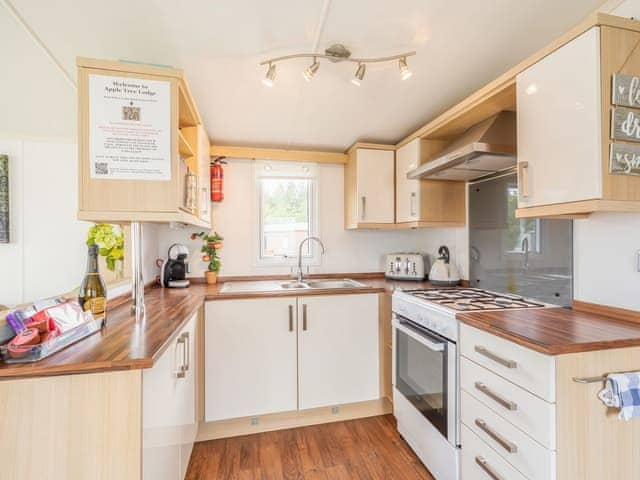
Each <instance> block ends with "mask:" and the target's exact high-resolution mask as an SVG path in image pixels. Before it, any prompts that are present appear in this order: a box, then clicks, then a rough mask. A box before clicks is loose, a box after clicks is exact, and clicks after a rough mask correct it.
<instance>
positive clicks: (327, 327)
mask: <svg viewBox="0 0 640 480" xmlns="http://www.w3.org/2000/svg"><path fill="white" fill-rule="evenodd" d="M298 310H299V311H298V366H299V388H298V390H299V399H300V400H299V408H300V409H306V408H315V407H322V406H328V405H340V404H344V403H351V402H361V401H365V400H375V399H377V398H379V397H380V377H379V358H378V350H379V346H378V294H375V293H372V294H357V295H319V296H305V297H299V298H298Z"/></svg>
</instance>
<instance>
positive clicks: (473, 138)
mask: <svg viewBox="0 0 640 480" xmlns="http://www.w3.org/2000/svg"><path fill="white" fill-rule="evenodd" d="M515 166H516V116H515V112H506V111H504V112H500V113H498V114H496V115H494V116H493V117H490V118H487V119H486V120H484V121H482V122H480V123H478V124H476V125H474V126H473V127H471V128H469V129H468V130H467V131H466V132H464V133H463V134H462V135H461V136H460V138H457V139H456V140H454V141H453V142H451V143H450V144H449V145H447V146H446V147H445V149H444V150H443V151H441V152H440V153H438V155H437V156H436V157H434V158H433V159H431V160H427V161H426V162H425V163H423V164H422V165H420V166H419V167H418V168H416V169H414V170H411V171H410V172H409V173H407V178H411V179H418V178H420V179H427V178H428V179H432V180H460V181H468V180H474V179H476V178H480V177H484V176H485V175H489V174H491V173H495V172H499V171H502V170H505V169H507V168H512V167H515Z"/></svg>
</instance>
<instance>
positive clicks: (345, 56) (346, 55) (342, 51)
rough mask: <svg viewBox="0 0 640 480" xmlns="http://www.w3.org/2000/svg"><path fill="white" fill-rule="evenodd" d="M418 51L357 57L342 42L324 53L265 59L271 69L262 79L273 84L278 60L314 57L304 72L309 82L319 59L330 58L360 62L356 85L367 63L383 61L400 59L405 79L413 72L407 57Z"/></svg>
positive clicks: (352, 80) (262, 63)
mask: <svg viewBox="0 0 640 480" xmlns="http://www.w3.org/2000/svg"><path fill="white" fill-rule="evenodd" d="M415 54H416V52H406V53H400V54H398V55H391V56H389V57H375V58H355V57H351V52H350V51H349V50H348V49H347V48H346V47H345V46H344V45H340V44H335V45H331V46H330V47H329V48H327V49H326V50H325V51H324V54H318V53H295V54H292V55H284V56H282V57H275V58H270V59H268V60H265V61H264V62H260V65H269V69H268V70H267V75H266V78H264V79H263V80H262V81H263V83H264V84H265V85H267V86H271V85H273V80H274V78H275V73H276V70H275V68H276V62H282V61H285V60H292V59H295V58H312V59H313V63H312V64H311V65H309V66H308V67H307V68H306V69H305V70H304V71H303V72H302V76H303V77H304V79H305V80H307V81H308V82H309V81H311V79H312V78H313V77H314V75H315V74H316V72H317V71H318V68H320V63H319V62H318V60H320V59H322V60H329V61H330V62H331V63H340V62H353V63H357V64H358V69H357V70H356V74H355V75H354V77H353V78H352V79H351V82H352V83H353V84H354V85H360V83H361V81H362V79H363V78H364V74H365V72H366V64H367V63H382V62H392V61H395V60H398V61H399V62H400V77H401V78H402V79H403V80H406V79H407V78H409V77H411V75H412V72H411V70H409V66H408V65H407V57H411V56H413V55H415Z"/></svg>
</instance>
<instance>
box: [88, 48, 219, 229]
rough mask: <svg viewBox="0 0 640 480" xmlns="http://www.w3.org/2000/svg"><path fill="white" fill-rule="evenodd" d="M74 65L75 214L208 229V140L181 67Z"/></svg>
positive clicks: (91, 218) (102, 219)
mask: <svg viewBox="0 0 640 480" xmlns="http://www.w3.org/2000/svg"><path fill="white" fill-rule="evenodd" d="M77 66H78V125H79V131H78V161H79V169H78V171H79V182H78V183H79V202H78V204H79V208H78V218H79V219H80V220H89V221H96V222H113V223H121V222H130V221H143V222H181V223H187V224H191V225H196V226H199V227H203V228H208V227H210V224H211V220H210V216H209V213H208V212H209V209H208V204H209V198H208V190H207V187H206V185H207V184H208V175H207V171H208V165H209V142H208V138H206V133H204V129H203V126H202V120H201V118H200V115H199V113H198V110H197V108H196V105H195V102H194V100H193V97H192V96H191V92H190V90H189V86H188V84H187V81H186V78H185V77H184V74H183V72H182V70H177V69H173V68H165V67H157V66H150V65H143V64H136V63H123V62H113V61H106V60H94V59H87V58H78V59H77ZM202 136H204V138H201V137H202ZM205 139H206V141H205ZM201 187H204V188H201ZM205 205H206V206H205Z"/></svg>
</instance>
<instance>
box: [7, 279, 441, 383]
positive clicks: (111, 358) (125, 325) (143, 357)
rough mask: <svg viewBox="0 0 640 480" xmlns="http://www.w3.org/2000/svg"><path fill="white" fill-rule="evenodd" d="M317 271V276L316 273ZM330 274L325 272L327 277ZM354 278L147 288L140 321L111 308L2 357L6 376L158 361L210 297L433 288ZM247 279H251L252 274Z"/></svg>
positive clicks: (124, 307)
mask: <svg viewBox="0 0 640 480" xmlns="http://www.w3.org/2000/svg"><path fill="white" fill-rule="evenodd" d="M314 277H315V276H314ZM327 277H328V276H326V275H325V276H323V278H327ZM332 277H339V278H345V277H346V278H353V279H356V280H358V281H359V282H360V283H363V284H365V285H366V287H364V288H353V289H340V290H335V289H334V290H320V289H314V290H311V291H310V290H303V291H300V290H296V291H284V292H281V291H279V292H252V293H221V291H220V290H221V288H222V286H223V284H222V283H221V284H216V285H207V284H204V283H194V284H192V285H191V286H190V287H189V288H186V289H163V288H159V287H158V288H156V287H154V288H150V289H148V290H147V291H146V292H145V307H146V315H145V319H144V321H142V322H140V323H137V322H136V321H135V317H134V316H133V315H132V313H131V302H125V303H123V304H121V305H119V306H117V307H115V308H108V310H107V325H106V326H105V327H104V328H103V329H102V330H101V331H99V332H98V333H95V334H93V335H91V336H90V337H87V338H85V339H84V340H81V341H79V342H77V343H75V344H73V345H71V346H69V347H67V348H65V349H64V350H62V351H60V352H58V353H56V354H54V355H52V356H50V357H48V358H45V359H43V360H40V361H38V362H34V363H19V364H6V363H4V362H1V361H0V380H2V379H4V380H7V379H11V378H24V377H37V376H49V375H66V374H77V373H91V372H99V371H110V370H128V369H142V368H150V367H152V366H153V364H154V362H155V360H156V359H157V358H158V357H159V356H160V355H162V353H163V352H164V351H165V349H166V348H167V346H168V345H169V344H170V343H171V341H172V340H173V338H174V337H175V335H176V334H177V332H178V331H179V330H180V329H181V328H182V327H183V326H184V325H185V324H186V323H187V321H188V320H189V319H190V318H191V316H192V315H193V314H194V313H195V312H197V311H198V309H199V308H200V307H202V305H203V303H204V302H205V301H209V300H224V299H238V298H265V297H267V298H268V297H274V296H302V295H328V294H352V293H382V292H391V291H392V290H393V289H394V288H429V287H430V286H431V284H430V283H429V282H396V281H386V280H385V279H384V278H383V277H380V276H378V277H373V278H372V276H371V275H368V276H364V278H361V277H360V276H358V275H355V274H353V275H349V274H344V275H340V276H336V275H334V276H332ZM242 280H243V281H247V280H251V279H249V278H245V279H242Z"/></svg>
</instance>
